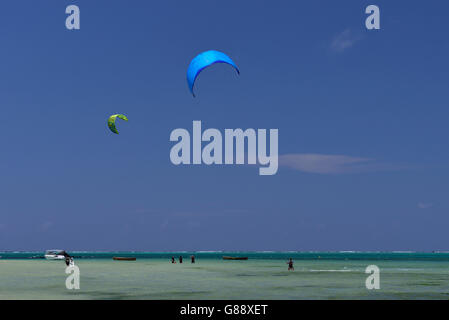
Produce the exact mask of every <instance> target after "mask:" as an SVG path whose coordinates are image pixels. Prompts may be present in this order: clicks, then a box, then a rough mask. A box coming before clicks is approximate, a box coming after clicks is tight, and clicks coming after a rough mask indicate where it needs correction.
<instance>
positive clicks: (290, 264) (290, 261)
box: [287, 258, 295, 271]
mask: <svg viewBox="0 0 449 320" xmlns="http://www.w3.org/2000/svg"><path fill="white" fill-rule="evenodd" d="M287 264H288V271H290V270H291V271H295V268H293V260H292V258H290V260H289V261H288V262H287Z"/></svg>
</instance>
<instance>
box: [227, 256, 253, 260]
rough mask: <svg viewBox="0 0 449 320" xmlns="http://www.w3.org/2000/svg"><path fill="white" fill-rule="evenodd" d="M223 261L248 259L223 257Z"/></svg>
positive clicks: (246, 258) (243, 258) (244, 258)
mask: <svg viewBox="0 0 449 320" xmlns="http://www.w3.org/2000/svg"><path fill="white" fill-rule="evenodd" d="M223 260H248V257H226V256H224V257H223Z"/></svg>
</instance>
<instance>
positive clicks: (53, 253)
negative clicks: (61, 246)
mask: <svg viewBox="0 0 449 320" xmlns="http://www.w3.org/2000/svg"><path fill="white" fill-rule="evenodd" d="M66 255H67V253H66V252H65V251H64V250H57V249H54V250H47V251H45V256H44V257H45V259H47V260H65V257H66Z"/></svg>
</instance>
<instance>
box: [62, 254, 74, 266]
mask: <svg viewBox="0 0 449 320" xmlns="http://www.w3.org/2000/svg"><path fill="white" fill-rule="evenodd" d="M63 255H64V257H65V264H66V265H67V267H68V266H69V265H70V262H72V261H73V257H72V256H71V255H69V254H68V253H67V252H65V251H64V252H63Z"/></svg>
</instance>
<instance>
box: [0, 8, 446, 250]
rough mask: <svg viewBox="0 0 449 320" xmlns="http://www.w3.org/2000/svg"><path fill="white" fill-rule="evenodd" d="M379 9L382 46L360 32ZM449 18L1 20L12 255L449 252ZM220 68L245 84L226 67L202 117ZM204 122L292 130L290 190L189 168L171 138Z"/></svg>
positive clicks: (94, 11) (1, 140)
mask: <svg viewBox="0 0 449 320" xmlns="http://www.w3.org/2000/svg"><path fill="white" fill-rule="evenodd" d="M69 4H76V5H79V7H80V10H81V30H79V31H69V30H67V29H66V28H65V18H66V14H65V7H66V6H67V5H69ZM369 4H377V5H378V6H379V7H380V10H381V30H378V31H368V30H366V28H365V22H364V20H365V18H366V14H365V13H364V11H365V7H366V6H367V5H369ZM448 12H449V4H448V2H447V1H437V0H435V1H378V0H376V1H311V0H309V1H226V2H223V1H211V0H207V1H176V2H175V1H157V2H156V1H143V0H142V1H137V0H136V1H111V0H109V1H100V0H96V1H77V0H72V1H67V0H64V1H61V0H51V1H50V0H45V1H43V0H42V1H34V0H33V1H31V0H29V1H23V0H20V1H19V0H15V1H12V0H8V1H2V5H1V10H0V41H1V50H0V58H1V63H0V108H1V111H2V120H1V125H0V145H1V150H0V172H1V175H0V250H44V249H49V248H53V247H57V248H63V249H67V250H149V251H162V250H444V249H446V250H447V249H449V233H448V227H449V216H448V214H449V197H448V192H449V148H448V146H449V140H448V137H449V126H448V125H447V124H448V119H449V108H448V107H449V103H448V102H449V90H448V89H449V63H448V57H449V37H448V22H447V14H448ZM209 49H215V50H220V51H223V52H225V53H227V54H228V55H229V56H231V57H232V59H233V60H234V61H235V63H236V64H237V65H238V66H239V68H240V71H241V74H240V76H237V75H236V74H235V72H234V70H232V68H230V67H229V66H226V65H216V66H213V67H212V68H210V69H208V70H207V71H204V72H203V73H202V74H201V75H200V77H199V78H198V81H197V84H196V93H197V97H196V98H193V97H192V96H191V94H190V93H189V90H188V86H187V82H186V79H185V74H186V70H187V67H188V64H189V62H190V60H191V59H192V58H193V57H194V56H195V55H196V54H198V53H200V52H202V51H204V50H209ZM114 113H123V114H126V115H127V116H128V118H129V122H128V123H125V122H121V123H119V131H120V132H121V133H120V135H114V134H112V133H111V132H110V131H109V130H108V129H107V126H106V120H107V117H108V116H109V115H111V114H114ZM193 120H201V121H202V122H203V126H204V127H207V128H217V129H220V130H224V129H225V128H243V129H246V128H266V129H269V128H278V129H279V153H280V155H281V157H280V161H281V164H282V165H281V166H280V168H279V171H278V173H277V175H274V176H259V175H258V167H259V166H246V165H245V166H210V167H208V166H204V165H203V166H174V165H173V164H172V163H171V162H170V158H169V151H170V148H171V146H172V145H173V143H171V142H170V141H169V135H170V132H171V131H172V130H173V129H175V128H187V129H189V130H191V126H192V121H193ZM286 155H288V156H286Z"/></svg>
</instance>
